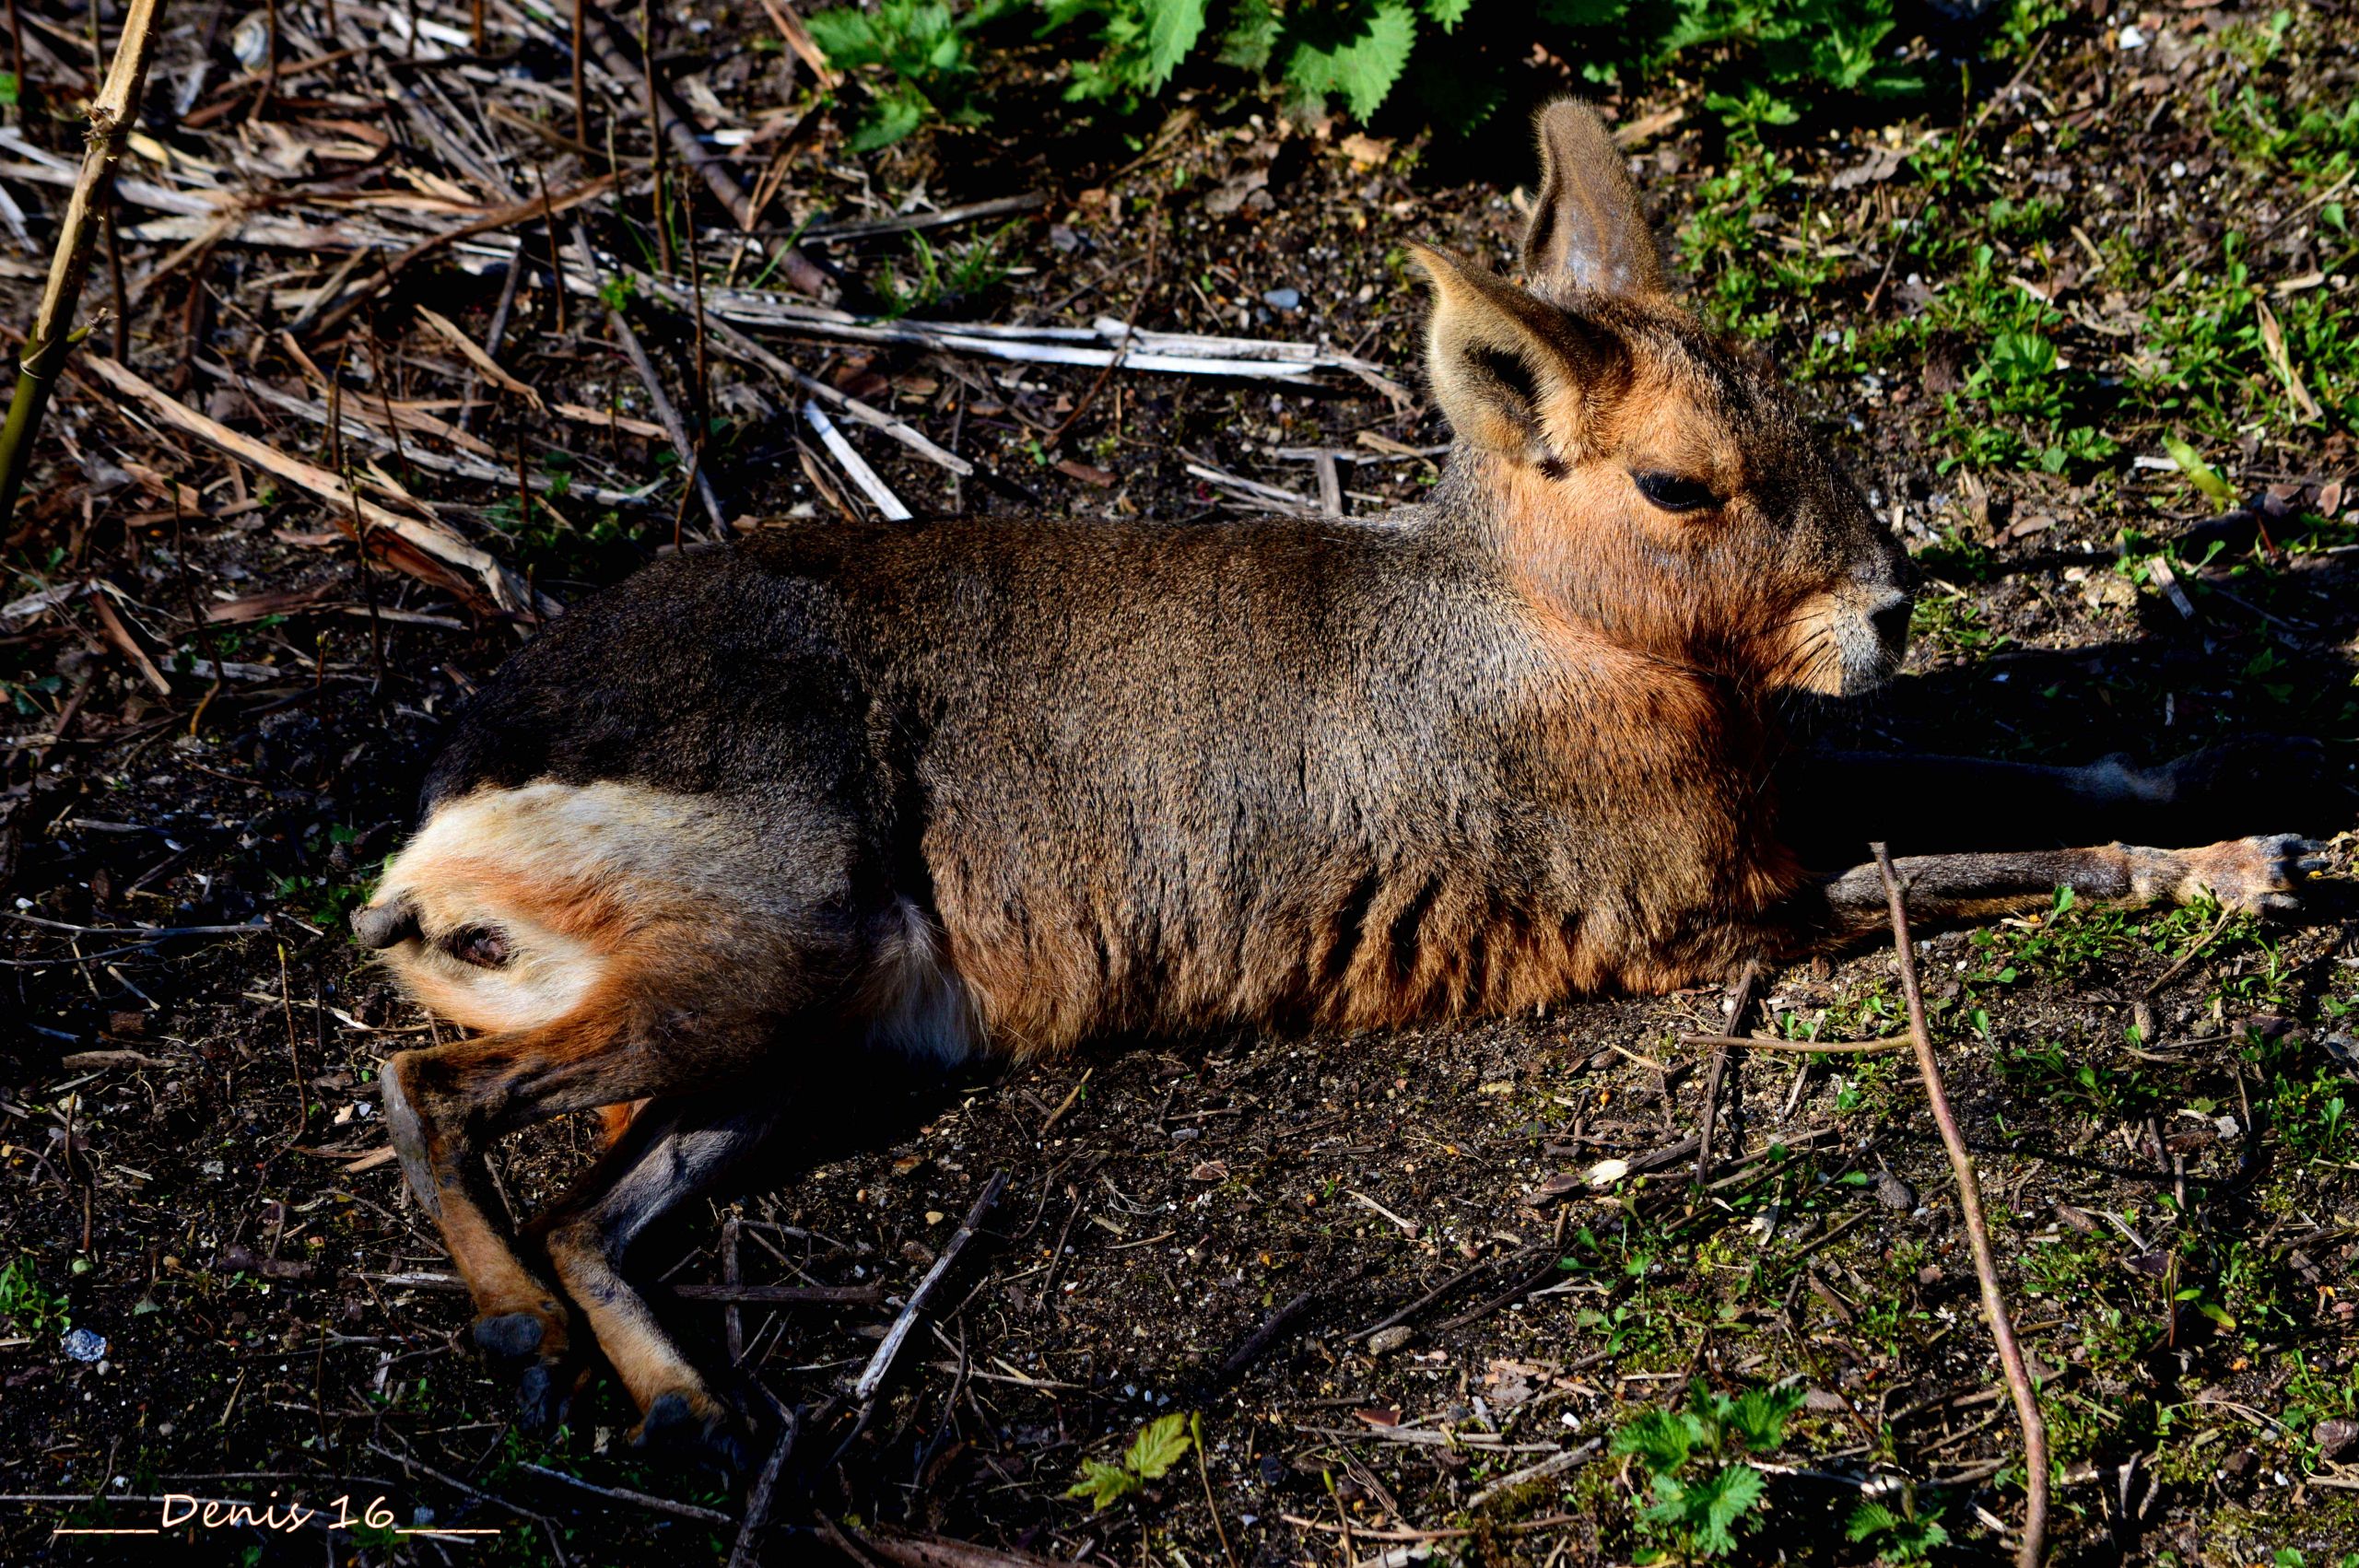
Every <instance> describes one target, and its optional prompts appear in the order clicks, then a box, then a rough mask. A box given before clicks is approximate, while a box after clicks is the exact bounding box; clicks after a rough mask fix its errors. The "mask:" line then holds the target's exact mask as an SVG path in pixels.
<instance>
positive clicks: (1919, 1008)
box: [1869, 843, 2048, 1568]
mask: <svg viewBox="0 0 2359 1568" xmlns="http://www.w3.org/2000/svg"><path fill="white" fill-rule="evenodd" d="M1869 848H1871V849H1872V850H1874V851H1875V857H1876V871H1877V873H1878V874H1879V875H1881V876H1882V877H1883V878H1884V901H1885V903H1886V904H1887V905H1888V906H1890V907H1891V910H1892V942H1893V950H1894V953H1895V955H1896V956H1897V957H1898V959H1899V961H1900V994H1901V996H1902V998H1903V999H1904V1000H1906V1001H1907V1006H1908V1037H1909V1041H1910V1043H1911V1044H1913V1045H1914V1046H1915V1047H1917V1067H1918V1071H1919V1072H1921V1073H1922V1074H1923V1075H1924V1079H1925V1103H1926V1105H1927V1106H1929V1107H1930V1108H1931V1111H1932V1113H1933V1121H1934V1124H1935V1125H1936V1126H1938V1127H1939V1128H1940V1129H1942V1149H1943V1151H1944V1152H1946V1153H1948V1155H1949V1160H1950V1170H1951V1171H1952V1172H1953V1173H1954V1175H1955V1176H1956V1177H1957V1206H1958V1212H1959V1213H1960V1214H1961V1215H1963V1216H1964V1218H1965V1220H1966V1240H1967V1242H1968V1243H1969V1244H1970V1245H1971V1246H1972V1248H1973V1251H1974V1272H1975V1277H1976V1278H1977V1279H1978V1280H1979V1281H1981V1283H1982V1313H1983V1316H1985V1317H1987V1318H1989V1320H1990V1339H1991V1341H1992V1342H1993V1343H1994V1344H1995V1345H1996V1346H1997V1347H1998V1351H1999V1368H2000V1370H2001V1372H2002V1373H2004V1374H2005V1375H2006V1379H2007V1392H2008V1393H2009V1394H2011V1395H2013V1398H2014V1401H2015V1420H2016V1422H2017V1423H2018V1424H2019V1425H2021V1426H2022V1428H2023V1433H2024V1492H2025V1501H2024V1543H2023V1546H2022V1548H2021V1549H2020V1550H2018V1551H2017V1552H2016V1553H2015V1562H2016V1563H2017V1564H2018V1568H2039V1564H2040V1561H2041V1559H2042V1558H2043V1557H2045V1556H2046V1555H2047V1550H2048V1427H2047V1424H2046V1423H2045V1422H2043V1421H2042V1420H2041V1419H2040V1414H2039V1396H2038V1394H2037V1393H2036V1392H2035V1391H2034V1390H2033V1388H2032V1386H2031V1374H2030V1373H2029V1371H2027V1370H2026V1369H2025V1365H2024V1352H2023V1347H2022V1346H2020V1345H2018V1344H2017V1343H2016V1342H2015V1328H2014V1324H2013V1321H2012V1320H2011V1319H2010V1318H2009V1317H2008V1316H2007V1298H2006V1296H2005V1295H2004V1294H2003V1293H2001V1291H2000V1288H1999V1262H1998V1258H1997V1257H1996V1256H1995V1255H1994V1254H1993V1253H1992V1251H1991V1248H1990V1227H1989V1223H1988V1222H1986V1221H1985V1220H1984V1219H1983V1216H1982V1187H1981V1183H1980V1182H1979V1181H1978V1179H1977V1178H1976V1176H1975V1174H1974V1156H1973V1155H1971V1154H1969V1153H1966V1136H1965V1134H1964V1133H1962V1132H1960V1131H1959V1130H1958V1125H1957V1115H1956V1113H1955V1112H1954V1111H1953V1110H1952V1109H1951V1108H1950V1093H1949V1088H1948V1086H1947V1085H1946V1084H1944V1083H1943V1082H1942V1064H1941V1059H1939V1058H1938V1057H1936V1056H1935V1055H1934V1054H1933V1034H1932V1030H1931V1028H1930V1027H1928V1026H1927V1024H1926V1023H1925V995H1924V992H1923V991H1922V990H1920V989H1919V988H1918V984H1917V949H1916V947H1915V945H1914V944H1913V943H1911V942H1910V941H1909V938H1908V911H1907V908H1906V907H1904V903H1903V900H1902V897H1901V890H1900V879H1899V877H1898V876H1897V875H1895V873H1894V872H1893V869H1892V856H1891V854H1890V853H1889V852H1888V851H1887V850H1886V849H1885V848H1884V845H1883V844H1881V843H1876V844H1872V845H1870V846H1869Z"/></svg>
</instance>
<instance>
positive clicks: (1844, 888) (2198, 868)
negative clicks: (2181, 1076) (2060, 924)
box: [1822, 834, 2322, 946]
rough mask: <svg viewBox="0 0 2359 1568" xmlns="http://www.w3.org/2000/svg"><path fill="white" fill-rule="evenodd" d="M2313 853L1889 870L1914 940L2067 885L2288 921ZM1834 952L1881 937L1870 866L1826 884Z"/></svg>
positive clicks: (2248, 847) (1996, 860) (2097, 897)
mask: <svg viewBox="0 0 2359 1568" xmlns="http://www.w3.org/2000/svg"><path fill="white" fill-rule="evenodd" d="M2319 848H2320V846H2318V845H2317V844H2314V843H2312V842H2310V841H2309V840H2307V839H2304V838H2297V837H2294V836H2293V835H2291V834H2280V835H2277V836H2274V837H2264V838H2232V839H2229V840H2228V841H2226V842H2225V843H2221V844H2212V845H2207V846H2205V847H2204V848H2201V849H2149V848H2140V847H2138V846H2135V845H2130V844H2107V845H2101V846H2098V847H2096V848H2086V849H2032V850H2016V851H2013V852H2005V853H1984V854H1967V855H1909V856H1906V857H1903V858H1902V859H1900V860H1895V861H1894V862H1893V870H1894V872H1895V874H1896V875H1897V876H1898V877H1899V879H1900V885H1901V889H1902V891H1903V892H1904V893H1905V894H1906V895H1907V900H1908V915H1909V923H1910V925H1911V926H1912V928H1914V929H1915V930H1919V931H1920V932H1921V931H1931V930H1937V929H1939V928H1942V927H1944V926H1959V925H1966V924H1970V923H1972V922H1974V921H1977V920H1984V919H1992V918H1994V917H1996V916H2001V915H2012V914H2019V913H2023V912H2025V911H2029V910H2036V909H2039V908H2042V907H2046V906H2047V904H2048V901H2049V899H2050V898H2052V897H2053V896H2054V895H2055V892H2056V889H2057V888H2059V887H2062V886H2067V885H2069V886H2070V887H2071V889H2072V891H2073V893H2074V894H2075V895H2077V896H2079V897H2081V898H2083V899H2088V900H2091V901H2095V902H2102V903H2122V904H2143V903H2155V902H2163V901H2169V902H2175V903H2182V904H2184V903H2190V902H2193V901H2194V900H2196V899H2199V898H2206V897H2208V898H2214V899H2217V900H2218V901H2219V902H2220V903H2221V905H2222V906H2224V907H2227V908H2231V909H2240V910H2244V911H2247V912H2248V913H2255V914H2259V913H2263V912H2267V913H2287V912H2290V911H2292V910H2294V909H2295V908H2297V907H2299V905H2300V902H2301V898H2300V885H2301V877H2302V875H2303V873H2304V872H2308V871H2312V870H2316V869H2317V868H2318V865H2319V864H2321V863H2322V862H2320V861H2319V860H2317V859H2315V858H2314V857H2316V856H2317V855H2318V851H2319ZM1822 885H1823V890H1824V893H1825V899H1826V905H1827V910H1826V913H1827V915H1828V917H1829V924H1830V928H1831V929H1830V930H1828V932H1827V934H1828V935H1829V936H1831V937H1832V938H1833V942H1834V945H1837V946H1848V945H1850V944H1851V943H1854V942H1860V941H1863V940H1867V939H1870V938H1872V937H1874V936H1875V935H1877V934H1878V933H1880V932H1882V931H1884V930H1887V929H1888V920H1889V913H1888V909H1887V906H1886V903H1885V899H1884V878H1883V876H1882V875H1881V874H1880V873H1879V872H1878V871H1877V869H1876V866H1875V863H1874V862H1873V861H1870V862H1868V863H1867V864H1865V865H1860V866H1854V867H1852V868H1851V869H1850V870H1849V871H1847V872H1843V873H1842V874H1841V875H1840V876H1837V877H1835V878H1833V879H1831V880H1829V881H1828V882H1826V883H1824V884H1822Z"/></svg>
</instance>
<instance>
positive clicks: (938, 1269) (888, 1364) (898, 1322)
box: [851, 1171, 1007, 1399]
mask: <svg viewBox="0 0 2359 1568" xmlns="http://www.w3.org/2000/svg"><path fill="white" fill-rule="evenodd" d="M1006 1189H1007V1173H1006V1172H1005V1171H999V1172H995V1173H994V1174H993V1175H992V1179H991V1180H990V1181H989V1182H987V1183H985V1184H984V1187H983V1195H982V1196H981V1197H980V1198H978V1199H975V1206H974V1207H973V1208H972V1209H969V1210H968V1211H967V1218H966V1219H965V1220H964V1221H962V1222H960V1223H959V1226H958V1234H957V1235H954V1236H952V1237H951V1238H950V1244H949V1245H948V1246H945V1247H944V1248H943V1249H942V1256H941V1257H940V1258H935V1259H934V1263H933V1268H931V1269H929V1270H926V1275H925V1278H924V1279H922V1280H920V1281H918V1288H917V1289H916V1290H913V1291H911V1292H910V1299H909V1304H908V1305H905V1306H903V1307H902V1308H901V1315H900V1316H898V1317H896V1318H895V1319H893V1327H892V1328H888V1329H886V1333H885V1339H884V1341H883V1343H881V1344H879V1345H878V1346H877V1347H876V1353H875V1354H874V1355H873V1356H871V1357H869V1358H868V1364H867V1365H866V1366H865V1367H863V1368H862V1369H861V1374H860V1376H859V1378H858V1379H857V1380H856V1381H855V1382H854V1383H853V1384H852V1386H851V1392H852V1398H856V1399H870V1398H874V1397H875V1394H876V1390H877V1389H878V1388H880V1387H883V1386H884V1383H885V1379H886V1376H887V1375H889V1374H890V1373H891V1372H892V1370H893V1362H894V1358H896V1357H897V1356H898V1355H899V1354H900V1353H901V1346H902V1344H903V1342H904V1341H906V1340H908V1339H909V1337H910V1329H912V1328H916V1327H917V1322H918V1314H919V1313H921V1312H922V1311H924V1310H925V1304H926V1303H927V1301H929V1300H930V1299H932V1297H933V1293H934V1291H935V1290H936V1289H937V1288H938V1287H939V1286H940V1285H941V1283H942V1281H943V1279H944V1277H945V1276H946V1275H947V1274H948V1273H949V1272H950V1269H951V1265H953V1264H955V1263H957V1261H958V1255H959V1254H960V1253H962V1252H964V1251H966V1250H967V1244H968V1243H969V1242H971V1241H973V1240H974V1239H975V1233H976V1232H977V1231H978V1230H980V1229H981V1228H982V1223H983V1216H984V1215H986V1214H988V1213H990V1212H991V1211H992V1204H994V1203H996V1202H998V1201H999V1195H1000V1194H1001V1193H1002V1192H1003V1191H1005V1190H1006Z"/></svg>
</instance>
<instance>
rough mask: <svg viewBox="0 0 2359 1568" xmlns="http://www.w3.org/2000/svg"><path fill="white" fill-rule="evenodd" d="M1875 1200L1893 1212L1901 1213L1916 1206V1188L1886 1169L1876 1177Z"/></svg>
mask: <svg viewBox="0 0 2359 1568" xmlns="http://www.w3.org/2000/svg"><path fill="white" fill-rule="evenodd" d="M1876 1201H1877V1202H1879V1203H1881V1204H1883V1205H1884V1207H1885V1208H1887V1209H1890V1210H1891V1211H1894V1212H1895V1213H1902V1212H1905V1211H1908V1210H1910V1209H1914V1208H1915V1207H1917V1189H1916V1188H1913V1187H1911V1186H1909V1185H1908V1184H1907V1182H1905V1181H1903V1180H1901V1179H1900V1178H1899V1177H1898V1176H1895V1175H1893V1174H1892V1173H1891V1172H1890V1171H1886V1172H1884V1174H1883V1175H1882V1176H1878V1177H1876Z"/></svg>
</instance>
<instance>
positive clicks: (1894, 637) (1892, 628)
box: [1868, 593, 1910, 649]
mask: <svg viewBox="0 0 2359 1568" xmlns="http://www.w3.org/2000/svg"><path fill="white" fill-rule="evenodd" d="M1909 608H1910V601H1909V598H1908V595H1907V594H1906V593H1895V594H1894V595H1893V596H1892V597H1891V598H1889V599H1887V600H1885V601H1884V603H1882V604H1880V605H1878V606H1877V607H1876V608H1875V609H1873V610H1871V611H1870V612H1868V624H1869V625H1870V626H1873V627H1875V628H1876V637H1877V638H1878V639H1880V640H1881V641H1882V642H1883V643H1884V646H1885V647H1886V648H1892V649H1898V648H1901V647H1903V646H1905V645H1906V644H1907V641H1908V612H1909Z"/></svg>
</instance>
